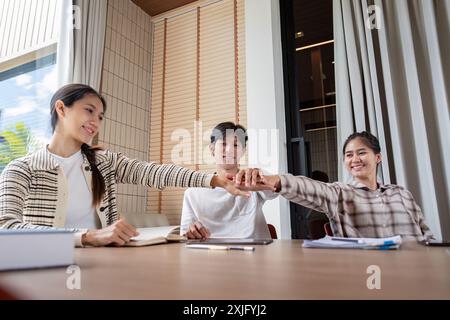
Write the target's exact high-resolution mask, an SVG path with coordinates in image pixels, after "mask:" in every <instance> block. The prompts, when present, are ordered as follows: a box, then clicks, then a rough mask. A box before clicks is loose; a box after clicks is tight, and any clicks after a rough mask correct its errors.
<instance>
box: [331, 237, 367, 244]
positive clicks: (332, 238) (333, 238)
mask: <svg viewBox="0 0 450 320" xmlns="http://www.w3.org/2000/svg"><path fill="white" fill-rule="evenodd" d="M331 240H334V241H346V242H354V243H361V240H358V239H347V238H336V237H331Z"/></svg>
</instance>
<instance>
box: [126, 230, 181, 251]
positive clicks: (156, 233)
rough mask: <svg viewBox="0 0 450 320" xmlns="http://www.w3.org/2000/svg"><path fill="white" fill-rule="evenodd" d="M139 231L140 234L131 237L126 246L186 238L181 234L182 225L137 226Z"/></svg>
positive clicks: (148, 244) (147, 244)
mask: <svg viewBox="0 0 450 320" xmlns="http://www.w3.org/2000/svg"><path fill="white" fill-rule="evenodd" d="M137 231H138V232H139V235H138V236H136V237H133V238H131V240H130V241H129V242H128V243H127V244H125V246H129V247H141V246H150V245H153V244H159V243H166V242H169V241H170V242H171V241H175V242H177V241H184V240H186V237H183V236H180V226H164V227H152V228H137Z"/></svg>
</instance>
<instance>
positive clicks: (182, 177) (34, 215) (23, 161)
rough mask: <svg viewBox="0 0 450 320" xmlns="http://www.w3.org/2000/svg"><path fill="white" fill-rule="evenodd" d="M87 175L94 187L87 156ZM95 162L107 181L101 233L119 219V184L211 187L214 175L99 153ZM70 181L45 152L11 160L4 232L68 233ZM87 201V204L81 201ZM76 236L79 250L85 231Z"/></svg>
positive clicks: (3, 196)
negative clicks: (55, 230)
mask: <svg viewBox="0 0 450 320" xmlns="http://www.w3.org/2000/svg"><path fill="white" fill-rule="evenodd" d="M83 158H84V162H83V172H84V174H85V177H86V181H88V186H89V187H90V186H91V181H92V176H91V168H90V165H89V162H88V161H87V159H86V157H85V155H84V154H83ZM96 163H97V167H98V169H99V171H100V172H101V174H102V176H103V178H104V180H105V189H106V191H105V195H104V196H103V200H102V201H101V203H100V204H99V205H98V206H97V208H96V211H97V214H98V217H99V219H100V222H101V225H102V228H104V227H106V226H109V225H111V224H112V223H114V222H115V221H117V220H118V219H119V213H118V212H117V184H118V183H128V184H139V185H143V186H148V187H154V188H157V189H159V190H162V189H163V188H164V187H167V186H173V187H210V183H211V179H212V176H213V175H211V174H205V173H201V172H195V171H193V170H190V169H186V168H182V167H178V166H176V165H172V164H162V165H160V164H156V163H149V162H143V161H138V160H132V159H128V158H126V157H125V156H124V155H122V154H121V153H113V152H110V151H98V152H97V155H96ZM67 190H68V188H67V183H66V178H65V176H64V174H63V172H62V170H61V167H60V166H59V164H58V163H57V162H56V161H55V160H54V159H53V157H52V156H51V154H50V153H49V152H48V150H47V148H43V149H41V150H39V151H37V152H35V153H33V154H31V155H28V156H25V157H23V158H20V159H17V160H14V161H12V162H11V163H9V164H8V166H7V167H6V168H5V169H4V170H3V172H2V174H1V175H0V229H48V228H64V225H65V220H66V212H67V193H68V191H67ZM80 201H83V199H80ZM71 231H73V232H75V234H76V237H75V240H76V244H77V245H78V246H80V245H81V235H82V234H83V233H84V232H86V230H85V229H71Z"/></svg>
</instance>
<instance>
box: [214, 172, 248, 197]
mask: <svg viewBox="0 0 450 320" xmlns="http://www.w3.org/2000/svg"><path fill="white" fill-rule="evenodd" d="M211 187H213V188H215V187H221V188H224V189H225V190H227V191H228V192H229V193H231V194H232V195H235V196H244V197H247V198H249V197H250V192H247V191H244V190H241V188H237V187H236V184H235V183H234V181H233V178H225V177H221V176H214V177H213V178H212V179H211Z"/></svg>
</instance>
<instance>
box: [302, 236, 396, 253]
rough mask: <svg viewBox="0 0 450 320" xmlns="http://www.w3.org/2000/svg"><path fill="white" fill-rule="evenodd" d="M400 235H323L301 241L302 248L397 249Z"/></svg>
mask: <svg viewBox="0 0 450 320" xmlns="http://www.w3.org/2000/svg"><path fill="white" fill-rule="evenodd" d="M401 243H402V237H401V236H394V237H388V238H344V237H330V236H325V237H324V238H322V239H317V240H305V241H303V247H304V248H340V249H379V250H383V249H398V248H399V247H400V244H401Z"/></svg>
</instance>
